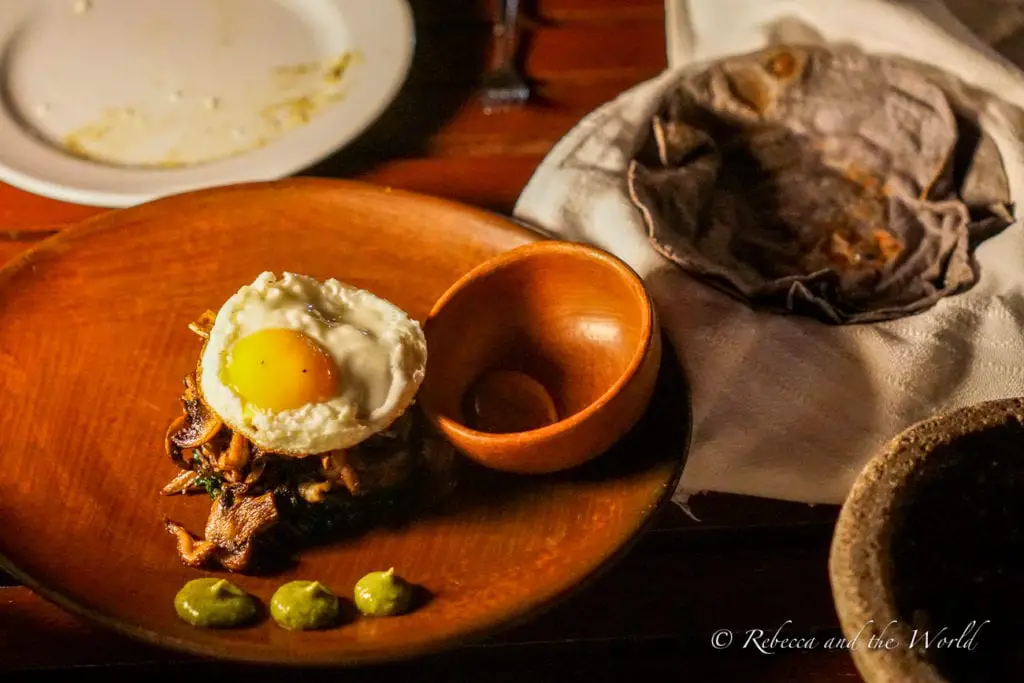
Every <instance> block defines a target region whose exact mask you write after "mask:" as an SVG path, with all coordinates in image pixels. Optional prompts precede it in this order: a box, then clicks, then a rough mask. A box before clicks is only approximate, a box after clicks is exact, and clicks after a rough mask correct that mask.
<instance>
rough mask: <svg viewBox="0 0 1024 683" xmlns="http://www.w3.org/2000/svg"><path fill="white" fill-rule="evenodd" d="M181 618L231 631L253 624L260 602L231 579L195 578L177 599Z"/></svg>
mask: <svg viewBox="0 0 1024 683" xmlns="http://www.w3.org/2000/svg"><path fill="white" fill-rule="evenodd" d="M174 609H175V611H177V613H178V616H179V617H181V618H182V619H184V620H185V621H187V622H188V623H190V624H192V625H193V626H202V627H205V628H230V627H232V626H241V625H243V624H246V623H248V622H249V621H251V620H252V619H253V618H254V617H255V616H256V613H257V611H258V610H257V608H256V600H255V599H254V598H253V597H252V596H251V595H249V594H248V593H246V592H245V591H243V590H242V589H241V588H239V587H238V586H236V585H235V584H233V583H231V582H230V581H228V580H227V579H217V578H204V579H193V580H192V581H189V582H188V583H186V584H185V585H184V586H183V587H182V589H181V590H180V591H178V594H177V595H176V596H175V597H174Z"/></svg>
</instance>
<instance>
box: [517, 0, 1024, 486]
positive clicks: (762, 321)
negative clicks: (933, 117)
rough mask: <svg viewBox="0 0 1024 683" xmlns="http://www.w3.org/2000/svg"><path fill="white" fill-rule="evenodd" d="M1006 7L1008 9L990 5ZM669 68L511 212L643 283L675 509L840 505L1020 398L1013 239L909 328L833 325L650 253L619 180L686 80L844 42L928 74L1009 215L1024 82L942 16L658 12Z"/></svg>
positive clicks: (787, 4)
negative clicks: (675, 397)
mask: <svg viewBox="0 0 1024 683" xmlns="http://www.w3.org/2000/svg"><path fill="white" fill-rule="evenodd" d="M1002 4H1003V5H1006V3H1002ZM667 17H668V21H667V44H668V50H669V65H670V66H669V69H668V70H666V72H665V73H663V74H662V75H660V76H658V77H657V78H655V79H653V80H651V81H648V82H646V83H643V84H641V85H638V86H636V87H635V88H633V89H631V90H629V91H628V92H626V93H624V94H622V95H621V96H619V97H618V98H617V99H615V100H614V101H612V102H610V103H608V104H606V105H605V106H603V107H601V108H600V109H598V110H597V111H595V112H593V113H592V114H590V115H589V116H587V117H586V118H585V119H583V120H582V121H581V122H580V123H579V124H578V126H577V127H576V128H575V129H573V130H572V131H571V132H570V133H569V134H568V135H567V136H566V137H565V138H564V139H563V140H562V141H561V142H560V143H559V144H558V145H557V146H556V147H555V148H554V149H553V150H552V151H551V153H550V155H549V156H548V157H547V158H546V159H545V160H544V162H543V163H542V164H541V165H540V167H539V168H538V169H537V171H536V173H535V175H534V176H533V178H532V179H531V180H530V182H529V184H528V185H527V187H526V188H525V190H524V191H523V193H522V195H521V197H520V199H519V201H518V203H517V206H516V208H515V211H514V214H515V216H516V217H517V218H519V219H521V220H523V221H525V222H527V223H530V224H533V225H535V226H538V227H539V228H540V229H541V230H542V231H544V232H547V233H549V234H550V235H551V236H552V237H556V238H559V239H565V240H570V241H577V242H585V243H589V244H593V245H595V246H598V247H600V248H603V249H605V250H607V251H609V252H611V253H613V254H615V255H617V256H619V257H620V258H622V259H623V260H624V261H626V262H627V263H628V264H629V265H630V266H632V267H633V268H634V269H635V270H636V271H637V272H638V273H639V274H640V275H641V276H642V277H643V278H644V280H645V282H646V283H647V285H648V288H649V291H650V292H651V295H652V297H653V299H654V300H655V304H656V306H657V308H658V311H659V315H660V317H661V321H662V324H663V326H664V327H665V330H666V333H667V335H668V338H669V339H670V341H671V343H672V345H673V347H674V349H675V351H676V353H677V355H678V357H679V359H680V362H681V363H682V365H683V370H684V372H685V374H686V377H687V380H688V383H689V389H690V391H691V403H692V406H693V416H692V417H693V434H692V439H691V449H690V454H689V458H688V460H687V463H686V467H685V470H684V473H683V477H682V480H681V483H680V486H679V489H678V490H677V491H676V495H675V496H674V500H675V501H676V502H677V503H680V504H683V505H685V502H686V500H687V498H688V497H689V496H690V495H692V494H693V493H696V492H702V491H714V492H724V493H735V494H745V495H752V496H760V497H767V498H776V499H782V500H789V501H800V502H806V503H828V504H839V503H842V501H843V500H844V499H845V497H846V495H847V493H848V492H849V489H850V487H851V485H852V483H853V481H854V479H855V478H856V476H857V475H858V473H859V472H860V470H861V469H862V467H863V466H864V465H865V463H866V462H867V461H868V460H869V459H870V457H871V456H872V455H873V454H874V453H876V452H877V451H878V450H879V449H880V448H881V447H882V446H883V445H884V444H885V443H886V442H887V441H888V440H890V439H891V438H893V437H894V436H896V435H897V434H898V433H899V432H900V431H902V430H904V429H905V428H907V427H909V426H911V425H912V424H914V423H916V422H918V421H920V420H922V419H925V418H928V417H930V416H932V415H933V414H935V413H938V412H944V411H948V410H951V409H955V408H957V407H961V406H965V405H969V404H973V403H976V402H979V401H985V400H989V399H997V398H1004V397H1009V396H1021V395H1024V332H1022V330H1024V235H1022V232H1021V225H1020V223H1015V224H1014V225H1012V226H1010V227H1009V228H1007V229H1006V230H1004V231H1003V232H1002V233H1000V234H999V235H997V236H996V237H993V238H991V239H989V240H987V241H985V242H983V243H982V244H981V245H980V247H979V248H978V250H977V251H976V253H975V257H976V259H977V261H978V263H979V265H980V268H981V277H980V280H979V281H978V283H977V284H975V286H974V287H973V288H972V289H970V290H969V291H967V292H965V293H962V294H959V295H956V296H953V297H947V298H945V299H943V300H941V301H940V302H939V303H938V304H937V305H936V306H935V307H933V308H931V309H929V310H927V311H925V312H923V313H920V314H918V315H915V316H911V317H908V318H903V319H899V320H895V321H889V322H884V323H876V324H867V325H847V326H831V325H827V324H823V323H820V322H818V321H816V320H812V319H805V318H799V317H795V316H782V315H776V314H771V313H765V312H759V311H755V310H752V309H750V308H749V307H747V306H746V305H744V304H742V303H739V302H737V301H735V300H733V299H731V298H730V297H728V296H726V295H724V294H722V293H719V292H718V291H716V290H714V289H712V288H710V287H708V286H706V285H703V284H701V283H699V282H697V281H696V280H694V279H692V278H690V277H689V276H687V275H686V274H684V273H683V272H682V271H681V270H679V268H678V267H677V266H675V265H674V264H672V263H670V262H668V261H667V260H666V259H664V258H662V257H661V256H660V255H659V254H658V253H657V252H656V251H655V250H654V249H653V248H652V246H651V245H650V243H649V241H648V238H647V234H646V232H645V228H644V223H643V221H642V218H641V216H640V214H639V212H638V210H637V209H636V208H635V206H634V205H633V203H632V202H631V201H630V199H629V196H628V194H627V189H626V181H625V169H626V167H627V164H628V162H629V160H630V158H631V156H632V155H633V153H634V151H635V150H636V148H637V145H638V143H639V141H640V138H641V137H642V135H643V134H644V133H645V131H646V130H647V127H648V126H649V123H650V117H651V115H652V113H653V111H654V108H655V106H656V104H657V102H658V99H659V97H660V96H661V95H662V93H664V92H665V90H666V89H667V88H668V87H669V86H670V85H671V84H672V83H673V82H674V80H675V79H677V78H678V75H679V72H680V71H681V70H682V69H686V68H694V67H700V65H702V64H704V63H706V62H707V61H709V60H714V59H717V58H721V57H723V56H726V55H730V54H738V53H745V52H750V51H753V50H757V49H761V48H763V47H766V46H769V45H773V44H779V43H786V42H795V43H804V44H819V45H822V44H848V45H853V46H856V47H859V48H860V49H862V50H864V51H866V52H869V53H875V54H889V55H896V56H901V57H904V58H907V59H912V60H916V61H918V62H922V63H925V64H929V65H931V66H933V67H937V69H938V70H940V76H939V77H938V78H939V81H938V82H940V84H941V85H942V87H943V88H944V90H946V92H947V95H948V96H949V97H950V98H952V99H954V100H956V101H957V102H958V103H960V104H961V105H963V106H966V107H968V108H969V109H970V110H972V111H974V112H976V114H977V118H978V121H979V123H980V124H981V126H982V127H983V128H984V129H985V130H986V131H987V132H988V134H989V135H991V136H992V138H993V139H994V140H995V142H996V144H997V146H998V147H999V149H1000V152H1001V154H1002V157H1003V162H1004V164H1005V166H1006V171H1007V174H1008V177H1009V184H1010V189H1011V196H1012V198H1013V201H1014V203H1015V204H1016V205H1017V211H1018V212H1019V211H1021V210H1022V209H1024V207H1021V200H1022V198H1024V144H1022V142H1021V140H1022V139H1024V77H1022V73H1021V72H1020V71H1019V70H1018V69H1017V68H1016V67H1014V66H1013V65H1012V64H1011V63H1009V62H1008V61H1006V60H1004V59H1003V58H1002V57H1000V56H999V55H998V54H997V53H996V52H995V51H994V50H993V49H991V48H990V47H988V45H987V44H986V42H985V41H984V40H982V39H981V38H979V37H978V35H976V34H974V33H972V32H971V31H970V30H969V29H968V28H967V27H966V26H965V25H964V24H963V23H961V22H960V21H959V20H958V19H957V18H956V17H955V15H953V14H952V13H951V12H950V11H949V8H948V7H946V6H944V5H943V4H942V3H941V2H939V1H938V0H918V1H914V2H912V1H909V0H907V1H897V0H892V1H886V0H715V2H709V1H708V0H669V3H668V6H667Z"/></svg>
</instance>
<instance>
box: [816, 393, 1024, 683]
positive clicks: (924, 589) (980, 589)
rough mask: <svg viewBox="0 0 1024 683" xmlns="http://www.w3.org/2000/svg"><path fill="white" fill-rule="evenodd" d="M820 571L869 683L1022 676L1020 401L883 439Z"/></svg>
mask: <svg viewBox="0 0 1024 683" xmlns="http://www.w3.org/2000/svg"><path fill="white" fill-rule="evenodd" d="M829 574H830V579H831V582H832V592H833V596H834V599H835V606H836V611H837V613H838V615H839V621H840V624H841V626H842V631H843V635H844V636H845V638H847V639H848V641H850V648H849V649H850V651H851V654H852V655H853V659H854V662H855V663H856V665H857V669H858V670H859V671H860V673H861V675H862V676H863V677H864V679H865V680H866V681H868V683H876V682H877V683H882V682H885V683H890V682H891V683H914V682H917V681H920V682H922V683H960V682H966V681H970V682H971V683H981V682H985V681H1018V680H1024V643H1022V641H1021V640H1020V638H1021V637H1024V399H1006V400H1000V401H992V402H987V403H982V404H979V405H976V406H972V407H969V408H964V409H961V410H957V411H955V412H951V413H948V414H946V415H942V416H940V417H936V418H933V419H930V420H927V421H925V422H922V423H920V424H917V425H915V426H914V427H911V428H910V429H908V430H907V431H905V432H904V433H902V434H901V435H899V436H898V437H896V438H895V439H894V440H893V441H891V442H890V443H889V444H888V446H887V447H886V448H885V449H884V450H883V451H882V452H881V453H880V454H878V455H877V456H876V457H875V458H874V459H873V460H872V461H871V462H869V463H868V465H867V466H866V467H865V469H864V471H863V472H862V473H861V475H860V477H859V478H858V479H857V481H856V482H855V484H854V486H853V489H852V490H851V492H850V495H849V497H848V498H847V500H846V503H845V504H844V506H843V509H842V511H841V512H840V515H839V520H838V523H837V525H836V530H835V535H834V537H833V541H832V550H831V556H830V559H829ZM926 635H927V636H928V639H927V641H926V639H925V636H926ZM855 639H856V640H855Z"/></svg>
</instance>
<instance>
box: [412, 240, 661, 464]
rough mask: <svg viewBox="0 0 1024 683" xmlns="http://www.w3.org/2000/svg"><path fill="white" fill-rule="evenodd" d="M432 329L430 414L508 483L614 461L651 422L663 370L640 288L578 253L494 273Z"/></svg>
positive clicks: (522, 256) (542, 245)
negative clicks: (626, 438)
mask: <svg viewBox="0 0 1024 683" xmlns="http://www.w3.org/2000/svg"><path fill="white" fill-rule="evenodd" d="M424 329H425V332H426V337H427V347H428V360H427V375H426V378H425V380H424V383H423V386H422V387H421V389H420V393H419V400H420V401H421V402H422V405H423V408H424V412H425V413H426V414H427V416H428V417H429V418H430V419H431V421H432V422H433V423H434V425H435V426H436V427H437V428H438V429H439V430H440V431H441V432H442V433H443V434H444V435H445V436H446V437H447V438H448V439H449V440H450V441H451V442H452V443H453V444H454V445H455V446H456V447H457V448H458V449H459V450H460V451H462V453H464V454H465V455H466V456H467V457H469V458H471V459H472V460H475V461H476V462H478V463H480V464H482V465H484V466H486V467H490V468H492V469H497V470H502V471H506V472H517V473H523V474H541V473H548V472H556V471H560V470H565V469H568V468H571V467H574V466H576V465H580V464H582V463H584V462H586V461H588V460H590V459H592V458H594V457H595V456H597V455H599V454H600V453H603V452H604V451H606V450H608V449H609V448H610V447H611V446H612V445H613V444H614V443H615V442H616V441H618V440H619V438H620V437H622V436H623V435H624V434H626V433H627V432H628V431H629V430H630V429H631V428H632V427H633V425H634V424H635V423H636V422H637V420H638V419H639V418H640V416H641V415H642V414H643V412H644V410H645V409H646V407H647V405H648V403H649V402H650V399H651V394H652V392H653V390H654V383H655V379H656V377H657V374H658V368H659V365H660V364H661V335H660V334H659V332H658V324H657V319H656V316H655V312H654V306H653V304H652V303H651V300H650V297H649V296H648V294H647V290H646V289H645V288H644V285H643V282H642V281H641V279H640V278H639V277H638V276H637V274H636V273H635V272H633V270H631V269H630V268H629V266H627V265H626V264H625V263H623V262H622V261H620V260H619V259H617V258H615V257H614V256H611V255H610V254H608V253H606V252H604V251H601V250H598V249H594V248H591V247H587V246H583V245H580V244H575V243H570V242H558V241H544V242H537V243H535V244H530V245H527V246H523V247H519V248H517V249H513V250H511V251H509V252H506V253H504V254H501V255H500V256H498V257H496V258H493V259H491V260H489V261H486V262H485V263H483V264H481V265H480V266H478V267H477V268H475V269H473V270H472V271H470V272H469V273H467V274H466V275H465V276H463V277H462V278H461V279H460V280H459V281H458V282H456V283H455V284H454V285H453V286H452V287H451V288H450V289H449V290H448V291H447V292H446V293H445V294H444V295H443V296H442V297H441V298H440V299H439V300H438V302H437V303H436V305H435V306H434V309H433V311H432V312H431V314H430V316H429V318H428V319H427V321H426V323H425V325H424Z"/></svg>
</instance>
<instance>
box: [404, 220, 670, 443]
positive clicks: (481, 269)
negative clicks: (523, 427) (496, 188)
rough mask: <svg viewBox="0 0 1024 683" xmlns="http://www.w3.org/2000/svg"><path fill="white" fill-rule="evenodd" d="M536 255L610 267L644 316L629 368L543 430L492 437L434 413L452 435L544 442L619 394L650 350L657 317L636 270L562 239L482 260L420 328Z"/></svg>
mask: <svg viewBox="0 0 1024 683" xmlns="http://www.w3.org/2000/svg"><path fill="white" fill-rule="evenodd" d="M537 253H561V254H570V255H573V256H586V257H588V258H590V259H593V260H596V261H600V262H601V263H603V264H604V265H606V266H610V267H611V268H612V269H613V270H615V271H616V272H617V273H618V274H619V276H620V277H621V278H622V280H623V281H624V282H625V283H626V285H627V286H628V287H629V288H630V290H631V291H632V292H633V294H634V296H635V298H636V300H637V301H638V302H639V304H640V306H641V314H642V315H643V316H644V319H643V323H642V325H643V326H642V327H641V329H640V339H641V342H640V343H639V344H637V349H636V351H635V352H634V353H633V356H632V357H631V358H630V360H629V365H627V366H626V369H625V370H624V371H623V372H622V374H620V375H619V377H618V378H617V379H616V380H615V382H613V383H612V385H611V386H610V387H608V389H606V390H605V392H604V393H603V394H601V395H600V396H599V397H598V398H597V399H595V400H594V401H592V402H591V403H589V404H588V405H587V406H586V407H585V408H583V409H582V410H579V411H577V412H575V413H573V414H572V415H570V416H568V417H566V418H564V419H561V420H558V421H557V422H553V423H552V424H549V425H546V426H544V427H539V428H537V429H530V430H527V431H523V432H508V433H500V434H495V433H491V432H482V431H479V430H476V429H473V428H471V427H469V426H467V425H464V424H462V423H461V422H459V421H457V420H454V419H452V418H450V417H447V416H445V415H440V414H437V413H434V415H433V417H434V418H435V419H436V420H438V421H439V422H440V423H442V424H443V425H444V426H445V428H447V429H450V430H451V431H452V432H454V433H457V434H459V435H460V436H463V437H467V438H472V439H477V440H487V441H509V440H514V441H522V440H523V439H524V438H529V439H531V440H534V439H545V438H547V437H550V436H554V435H556V434H561V433H563V432H565V431H567V430H569V429H572V428H573V427H575V426H577V425H578V424H580V423H581V422H583V421H584V420H587V419H588V418H590V417H591V416H592V415H593V414H594V413H596V412H598V411H599V410H600V409H601V408H603V407H604V406H605V405H607V404H608V403H609V402H610V401H611V400H612V399H613V398H614V397H615V396H617V395H618V394H619V393H620V392H621V391H622V389H623V387H625V386H626V385H627V384H628V383H629V382H630V381H632V379H633V378H634V377H635V376H636V374H637V372H639V370H640V368H641V366H642V365H643V363H644V359H645V358H646V357H647V354H648V353H649V352H650V350H651V347H652V345H653V344H654V334H655V331H656V329H657V323H656V320H657V317H656V314H655V309H654V302H653V301H652V300H651V296H650V293H649V292H648V291H647V287H646V286H645V285H644V282H643V279H641V277H640V276H639V275H638V274H637V273H636V271H635V270H633V269H632V268H631V267H630V266H629V265H628V264H627V263H626V262H625V261H623V260H622V259H620V258H618V257H616V256H614V255H612V254H610V253H608V252H607V251H604V250H603V249H598V248H597V247H592V246H589V245H586V244H580V243H578V242H565V241H562V240H541V241H539V242H532V243H530V244H525V245H523V246H521V247H516V248H515V249H510V250H508V251H506V252H504V253H502V254H499V255H498V256H495V257H494V258H492V259H489V260H487V261H484V262H483V263H481V264H480V265H478V266H477V267H475V268H473V269H472V270H470V271H469V272H467V273H466V274H465V275H463V276H462V277H460V278H459V279H458V280H456V281H455V284H453V285H452V286H451V287H449V288H448V290H447V291H446V292H445V293H444V294H442V295H441V298H439V299H438V300H437V301H436V302H435V303H434V306H433V308H431V309H430V315H428V316H427V320H426V322H425V324H424V328H425V329H426V328H429V326H430V323H431V321H432V320H433V319H434V317H435V316H437V315H438V314H439V313H440V312H441V310H442V309H444V307H445V306H446V305H448V303H449V302H451V300H452V299H454V298H455V297H456V296H457V295H458V294H460V293H461V292H462V291H464V290H465V289H467V288H468V287H470V286H472V285H473V284H474V283H475V282H476V281H477V280H478V279H479V278H481V277H482V276H484V275H487V274H490V273H493V272H494V271H496V270H499V269H501V268H504V267H505V266H508V265H509V264H512V263H515V262H518V261H522V260H523V259H525V258H528V257H529V256H531V255H533V254H537ZM424 409H425V410H426V411H427V412H428V414H429V413H433V412H434V411H432V410H430V409H429V407H428V406H427V405H426V404H424Z"/></svg>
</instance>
